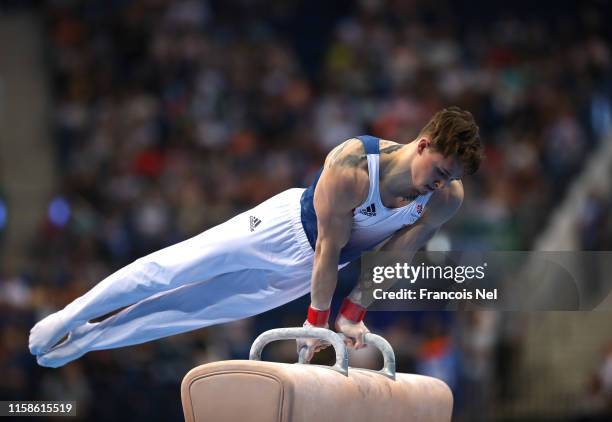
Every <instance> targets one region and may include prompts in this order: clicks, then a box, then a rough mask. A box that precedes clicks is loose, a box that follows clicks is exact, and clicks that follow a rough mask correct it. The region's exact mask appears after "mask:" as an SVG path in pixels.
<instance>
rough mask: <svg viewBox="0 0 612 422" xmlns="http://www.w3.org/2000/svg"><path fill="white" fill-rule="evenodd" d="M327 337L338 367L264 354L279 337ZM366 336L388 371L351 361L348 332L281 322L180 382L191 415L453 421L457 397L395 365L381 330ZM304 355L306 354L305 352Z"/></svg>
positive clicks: (219, 420)
mask: <svg viewBox="0 0 612 422" xmlns="http://www.w3.org/2000/svg"><path fill="white" fill-rule="evenodd" d="M298 337H310V338H315V337H316V338H323V339H325V340H326V341H328V342H329V343H331V344H332V346H333V347H334V349H335V352H336V364H335V365H334V366H333V367H329V366H319V365H305V364H284V363H275V362H263V361H261V360H260V359H261V351H262V349H263V347H264V346H265V345H266V344H267V343H269V342H270V341H274V340H287V339H295V338H298ZM366 343H368V345H372V346H375V347H377V348H378V349H380V350H381V352H382V353H383V357H384V368H383V369H382V370H381V371H372V370H368V369H359V368H349V367H348V353H347V351H346V347H345V345H344V342H343V341H342V338H341V337H340V336H339V335H337V334H336V333H334V332H333V331H330V330H325V329H322V328H310V327H309V328H280V329H277V330H270V331H267V332H265V333H263V334H262V335H260V336H259V337H258V338H257V339H256V340H255V342H254V343H253V346H252V347H251V353H250V360H230V361H221V362H215V363H209V364H206V365H201V366H198V367H196V368H194V369H192V370H191V371H189V372H188V373H187V375H186V376H185V377H184V378H183V382H182V384H181V400H182V404H183V412H184V414H185V421H187V422H338V421H351V422H366V421H367V422H370V421H374V422H395V421H419V422H448V421H450V420H451V414H452V408H453V396H452V393H451V391H450V389H449V388H448V386H447V385H446V384H445V383H444V382H442V381H440V380H438V379H435V378H431V377H426V376H421V375H412V374H403V373H396V372H395V356H394V354H393V349H392V348H391V346H390V345H389V343H388V342H387V341H386V340H385V339H383V338H382V337H380V336H377V335H374V334H371V333H369V334H367V335H366ZM300 361H301V362H302V361H303V354H300Z"/></svg>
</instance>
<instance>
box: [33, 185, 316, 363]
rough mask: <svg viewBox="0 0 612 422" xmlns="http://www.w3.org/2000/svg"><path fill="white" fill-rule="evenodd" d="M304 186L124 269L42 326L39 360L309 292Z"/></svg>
mask: <svg viewBox="0 0 612 422" xmlns="http://www.w3.org/2000/svg"><path fill="white" fill-rule="evenodd" d="M302 192H303V189H289V190H287V191H284V192H282V193H280V194H278V195H276V196H274V197H272V198H270V199H268V200H267V201H265V202H263V203H262V204H260V205H258V206H256V207H255V208H253V209H251V210H249V211H246V212H244V213H242V214H240V215H238V216H236V217H234V218H232V219H231V220H229V221H227V222H225V223H223V224H220V225H218V226H216V227H213V228H211V229H209V230H207V231H205V232H203V233H201V234H199V235H197V236H195V237H193V238H191V239H188V240H186V241H184V242H181V243H178V244H176V245H173V246H170V247H167V248H165V249H162V250H159V251H157V252H154V253H152V254H150V255H147V256H145V257H143V258H140V259H138V260H136V261H134V262H133V263H131V264H129V265H127V266H126V267H124V268H122V269H120V270H118V271H117V272H115V273H114V274H112V275H110V276H109V277H107V278H105V279H104V280H102V281H101V282H100V283H98V284H97V285H96V286H94V287H93V288H92V289H91V290H90V291H88V292H87V293H86V294H84V295H83V296H81V297H79V298H77V299H76V300H74V301H73V302H72V303H70V304H69V305H67V306H66V307H65V308H64V309H63V310H61V311H59V312H56V313H54V314H52V315H49V316H48V317H46V318H45V319H43V320H42V321H40V322H39V323H38V324H36V325H35V326H34V327H33V328H32V330H31V331H30V341H29V347H30V351H31V352H32V354H35V355H37V360H38V363H39V364H40V365H43V366H51V367H58V366H62V365H64V364H66V363H68V362H70V361H72V360H74V359H77V358H78V357H80V356H82V355H83V354H85V353H87V352H89V351H92V350H100V349H111V348H116V347H123V346H129V345H133V344H139V343H144V342H147V341H151V340H155V339H158V338H161V337H166V336H170V335H173V334H178V333H182V332H186V331H190V330H194V329H197V328H202V327H206V326H210V325H213V324H219V323H223V322H227V321H233V320H237V319H241V318H246V317H249V316H252V315H256V314H259V313H262V312H265V311H267V310H269V309H272V308H275V307H278V306H281V305H283V304H285V303H287V302H290V301H292V300H294V299H296V298H298V297H300V296H303V295H305V294H306V293H308V292H309V290H310V277H311V273H312V262H313V250H312V248H311V246H310V244H309V243H308V239H307V238H306V234H305V233H304V230H303V228H302V223H301V219H300V197H301V195H302ZM125 306H128V307H127V308H125V309H123V310H122V311H120V312H118V313H116V314H114V315H113V316H111V317H109V318H107V319H105V320H103V321H101V322H98V323H90V322H88V321H90V320H92V319H95V318H98V317H100V316H103V315H106V314H108V313H110V312H112V311H114V310H117V309H120V308H122V307H125ZM68 332H70V334H69V337H68V339H67V340H66V341H64V342H62V343H61V344H59V345H58V346H56V347H54V348H51V347H52V346H53V345H54V344H55V343H57V342H58V341H59V340H61V339H62V338H63V337H64V336H65V334H66V333H68Z"/></svg>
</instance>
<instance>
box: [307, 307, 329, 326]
mask: <svg viewBox="0 0 612 422" xmlns="http://www.w3.org/2000/svg"><path fill="white" fill-rule="evenodd" d="M306 320H307V321H308V323H309V324H310V325H313V326H315V327H327V323H328V321H329V308H328V309H317V308H314V307H313V306H312V305H310V306H309V307H308V318H307V319H306Z"/></svg>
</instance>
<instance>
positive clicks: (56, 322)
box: [28, 311, 71, 355]
mask: <svg viewBox="0 0 612 422" xmlns="http://www.w3.org/2000/svg"><path fill="white" fill-rule="evenodd" d="M70 328H71V327H70V326H68V324H67V323H66V321H64V319H63V318H62V316H61V311H60V312H55V313H54V314H51V315H48V316H47V317H45V318H43V319H42V320H41V321H39V322H38V323H37V324H36V325H35V326H34V327H32V329H31V330H30V340H29V344H28V346H29V348H30V353H32V354H33V355H40V354H43V353H46V352H48V351H49V350H51V348H52V347H53V346H54V345H55V344H56V343H57V342H58V341H60V340H61V339H62V338H63V337H65V336H66V334H68V331H70Z"/></svg>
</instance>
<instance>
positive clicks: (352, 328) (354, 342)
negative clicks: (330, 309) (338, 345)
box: [336, 315, 370, 350]
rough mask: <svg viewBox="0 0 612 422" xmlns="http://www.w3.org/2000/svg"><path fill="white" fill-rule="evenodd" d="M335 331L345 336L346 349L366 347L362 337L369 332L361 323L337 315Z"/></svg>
mask: <svg viewBox="0 0 612 422" xmlns="http://www.w3.org/2000/svg"><path fill="white" fill-rule="evenodd" d="M336 331H338V332H340V333H342V334H344V335H345V336H346V338H345V339H344V343H345V344H346V345H347V346H348V347H352V348H355V350H358V349H363V348H364V347H366V346H367V345H366V344H365V339H364V336H365V335H366V333H369V332H370V330H368V327H366V326H365V324H364V323H363V321H361V322H353V321H351V320H349V319H346V318H344V317H343V316H342V315H338V318H337V319H336Z"/></svg>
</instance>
